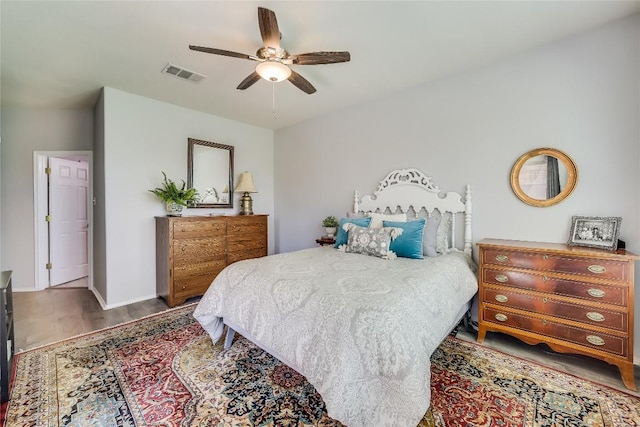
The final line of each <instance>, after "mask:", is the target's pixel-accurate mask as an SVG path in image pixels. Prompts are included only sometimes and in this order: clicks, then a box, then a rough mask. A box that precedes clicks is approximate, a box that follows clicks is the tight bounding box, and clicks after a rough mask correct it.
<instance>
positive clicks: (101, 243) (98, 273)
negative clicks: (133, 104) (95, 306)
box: [93, 90, 107, 305]
mask: <svg viewBox="0 0 640 427" xmlns="http://www.w3.org/2000/svg"><path fill="white" fill-rule="evenodd" d="M93 122H94V131H93V135H94V144H93V146H94V148H93V197H94V198H95V200H96V204H95V205H94V206H93V292H94V293H95V294H96V296H98V299H99V300H100V303H101V304H102V305H105V304H106V299H107V254H106V251H105V248H106V241H107V230H106V225H105V224H106V219H105V218H106V215H107V210H106V205H105V204H104V203H103V201H104V199H105V185H104V176H105V172H104V138H105V136H104V126H105V125H104V90H102V91H101V92H100V98H98V102H96V106H95V109H94V120H93Z"/></svg>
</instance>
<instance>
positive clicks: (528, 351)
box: [457, 328, 640, 397]
mask: <svg viewBox="0 0 640 427" xmlns="http://www.w3.org/2000/svg"><path fill="white" fill-rule="evenodd" d="M457 337H458V338H461V339H464V340H467V341H474V342H475V341H476V334H475V333H473V332H469V331H467V330H465V329H463V328H460V329H459V332H458V334H457ZM482 345H484V346H486V347H490V348H493V349H496V350H499V351H502V352H504V353H507V354H510V355H513V356H516V357H520V358H522V359H526V360H531V361H534V362H537V363H539V364H540V365H544V366H548V367H550V368H553V369H555V370H558V371H561V372H566V373H569V374H572V375H575V376H577V377H580V378H585V379H588V380H591V381H595V382H597V383H600V384H605V385H607V386H609V387H611V388H615V389H617V390H621V391H624V392H626V393H629V394H632V395H634V396H637V397H640V392H634V391H631V390H629V389H627V388H626V387H625V386H624V384H623V383H622V378H621V377H620V371H619V370H618V367H617V366H613V365H609V364H608V363H606V362H603V361H601V360H597V359H593V358H591V357H587V356H582V355H579V354H569V353H557V352H555V351H553V350H551V349H550V348H549V347H547V346H546V345H544V344H542V345H529V344H526V343H524V342H523V341H520V340H519V339H517V338H513V337H512V336H509V335H506V334H502V333H498V332H488V333H487V336H486V338H485V340H484V342H483V343H482ZM635 380H636V386H637V387H640V366H638V365H636V366H635Z"/></svg>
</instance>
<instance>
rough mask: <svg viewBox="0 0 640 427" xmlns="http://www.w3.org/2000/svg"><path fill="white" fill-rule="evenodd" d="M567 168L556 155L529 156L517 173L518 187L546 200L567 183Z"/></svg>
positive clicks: (555, 194) (528, 193)
mask: <svg viewBox="0 0 640 427" xmlns="http://www.w3.org/2000/svg"><path fill="white" fill-rule="evenodd" d="M567 177H568V175H567V168H566V167H565V166H564V164H563V163H561V162H559V161H558V159H557V158H556V157H553V156H546V155H539V156H535V157H532V158H530V159H529V160H527V161H526V162H525V163H524V164H523V165H522V169H521V170H520V174H519V175H518V181H519V183H520V188H521V189H522V191H523V192H524V193H525V194H527V195H528V196H529V197H531V198H533V199H538V200H548V199H553V198H554V197H556V196H557V195H558V194H560V192H561V191H562V189H563V188H564V187H565V186H566V185H567Z"/></svg>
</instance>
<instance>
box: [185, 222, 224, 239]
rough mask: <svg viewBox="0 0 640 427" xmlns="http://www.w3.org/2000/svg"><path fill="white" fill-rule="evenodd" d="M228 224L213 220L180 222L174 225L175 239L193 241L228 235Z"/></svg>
mask: <svg viewBox="0 0 640 427" xmlns="http://www.w3.org/2000/svg"><path fill="white" fill-rule="evenodd" d="M226 230H227V226H226V222H225V221H224V220H222V219H220V220H217V219H211V220H208V221H197V220H194V221H192V220H189V219H186V220H184V221H178V222H176V223H175V224H174V225H173V238H174V239H193V238H198V237H215V236H224V235H225V234H226V232H227V231H226Z"/></svg>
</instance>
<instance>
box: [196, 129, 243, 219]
mask: <svg viewBox="0 0 640 427" xmlns="http://www.w3.org/2000/svg"><path fill="white" fill-rule="evenodd" d="M187 185H188V186H189V187H193V188H195V189H196V190H197V191H198V194H199V196H200V197H199V200H198V202H197V203H195V204H194V205H193V206H191V207H194V208H232V207H233V146H232V145H225V144H218V143H216V142H209V141H203V140H201V139H195V138H189V141H188V148H187Z"/></svg>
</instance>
